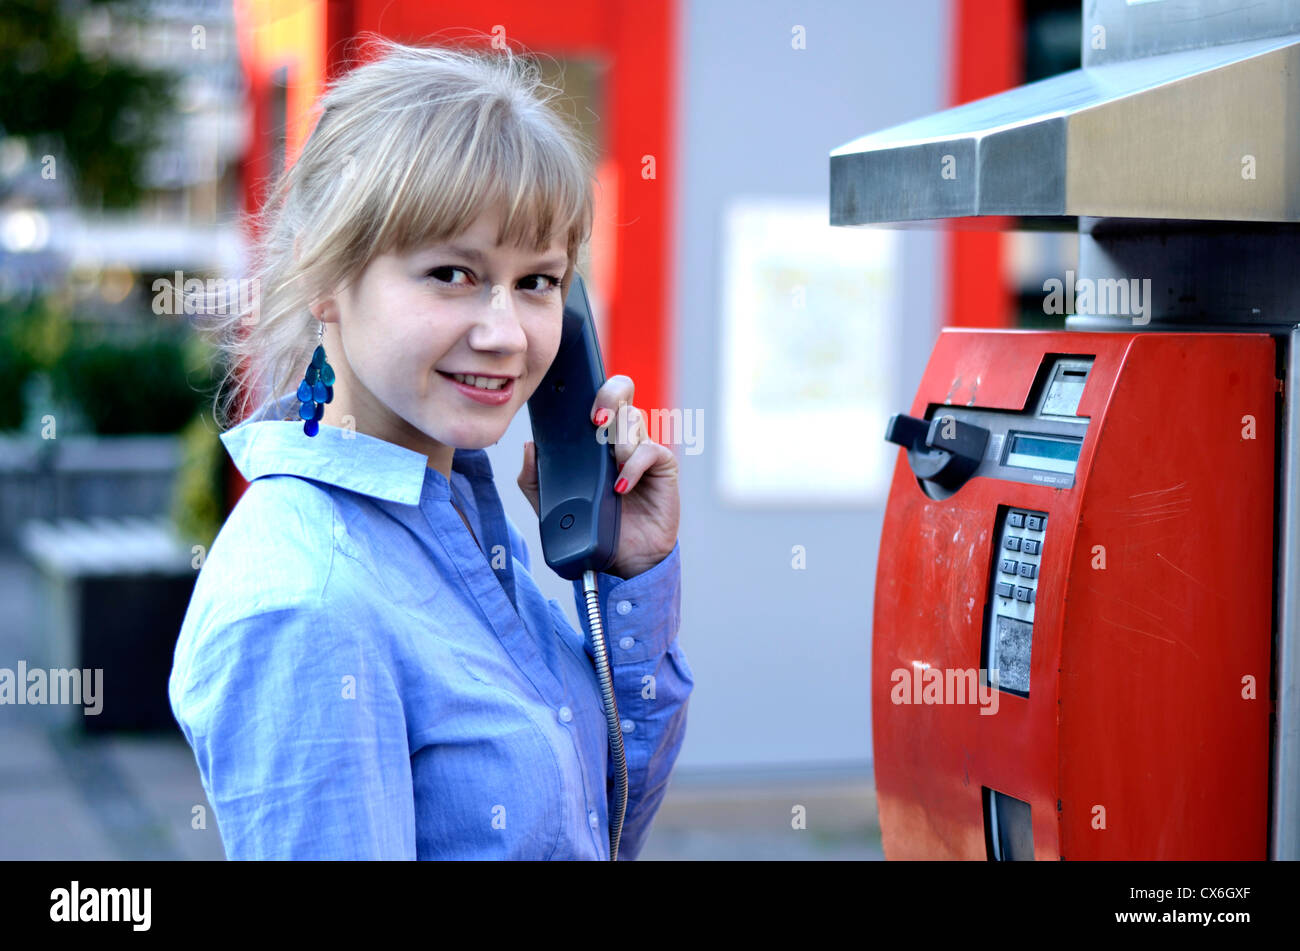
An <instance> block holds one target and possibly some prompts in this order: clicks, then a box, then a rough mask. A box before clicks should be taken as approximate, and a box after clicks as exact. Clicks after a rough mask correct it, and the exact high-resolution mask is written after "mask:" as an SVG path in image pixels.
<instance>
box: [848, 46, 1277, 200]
mask: <svg viewBox="0 0 1300 951" xmlns="http://www.w3.org/2000/svg"><path fill="white" fill-rule="evenodd" d="M830 161H831V167H830V206H831V220H830V223H831V224H832V225H867V224H881V223H887V222H904V221H919V220H925V219H934V218H952V217H967V216H975V215H1025V216H1030V215H1032V216H1055V215H1067V216H1075V215H1078V216H1095V217H1122V218H1166V219H1202V220H1217V221H1300V34H1291V35H1288V36H1274V37H1270V38H1265V39H1255V40H1249V41H1246V42H1240V43H1233V44H1230V45H1221V46H1210V47H1205V48H1200V49H1191V50H1183V51H1180V52H1173V53H1166V54H1163V55H1157V56H1147V57H1144V58H1142V59H1135V60H1126V61H1118V62H1108V63H1105V64H1103V65H1099V66H1089V67H1085V68H1084V69H1078V70H1074V71H1073V72H1069V73H1064V74H1062V75H1060V76H1054V77H1052V78H1050V79H1045V80H1043V81H1042V82H1037V83H1032V84H1030V85H1027V86H1020V87H1018V88H1016V89H1011V90H1008V91H1007V92H1004V93H999V94H998V95H995V96H990V97H988V98H986V99H981V100H978V101H976V102H971V103H967V104H966V105H963V106H958V107H956V108H953V109H948V110H945V111H943V112H939V113H935V114H933V115H930V116H926V117H925V118H922V119H917V120H915V121H912V122H907V123H904V124H903V125H899V126H895V127H893V128H891V129H886V130H884V131H882V132H876V133H873V134H871V135H866V136H863V137H862V138H860V139H856V140H855V141H853V142H849V143H848V144H846V145H843V146H841V147H840V148H837V149H835V150H834V151H833V152H831V159H830Z"/></svg>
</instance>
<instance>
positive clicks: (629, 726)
mask: <svg viewBox="0 0 1300 951" xmlns="http://www.w3.org/2000/svg"><path fill="white" fill-rule="evenodd" d="M618 725H619V726H621V727H622V728H623V732H624V733H631V732H632V731H633V730H635V729H636V724H635V723H633V722H632V721H631V720H619V721H618Z"/></svg>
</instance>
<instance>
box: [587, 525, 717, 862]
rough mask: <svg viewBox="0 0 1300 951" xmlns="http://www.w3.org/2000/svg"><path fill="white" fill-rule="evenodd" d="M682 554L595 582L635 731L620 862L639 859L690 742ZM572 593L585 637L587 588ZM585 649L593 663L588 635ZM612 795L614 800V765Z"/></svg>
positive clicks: (630, 733) (626, 738)
mask: <svg viewBox="0 0 1300 951" xmlns="http://www.w3.org/2000/svg"><path fill="white" fill-rule="evenodd" d="M680 548H681V543H680V542H677V543H675V544H674V545H673V550H672V552H671V553H669V555H668V557H666V558H665V559H664V560H663V561H661V562H660V563H659V564H657V565H655V566H654V567H653V568H650V569H648V570H646V571H643V572H641V574H639V575H636V576H635V577H632V578H626V579H624V578H620V577H618V576H617V575H610V574H605V573H604V572H601V573H599V574H598V575H597V576H596V578H597V591H598V593H599V599H600V612H601V620H602V622H603V624H604V631H605V650H606V652H607V654H608V658H609V665H610V670H611V672H612V675H613V678H614V697H615V699H616V700H617V702H618V715H619V718H620V719H622V720H623V721H625V722H630V724H631V729H630V730H629V729H624V730H623V749H624V754H625V756H626V758H627V773H628V793H627V811H626V814H625V815H624V818H623V832H622V836H621V838H620V840H619V848H618V857H619V859H620V861H621V860H624V859H626V860H629V861H630V860H633V859H635V858H636V857H637V856H638V855H640V854H641V848H642V846H644V845H645V839H646V836H647V835H648V834H649V832H650V825H651V822H652V821H653V820H654V816H655V813H656V812H658V811H659V805H660V803H662V801H663V798H664V794H665V793H666V792H667V790H668V780H669V778H670V776H671V774H672V770H673V765H674V764H675V763H676V762H677V756H678V754H679V753H680V752H681V748H682V742H683V741H684V740H685V738H686V713H687V707H688V706H689V702H690V694H691V690H692V688H693V687H694V685H695V677H694V674H693V673H692V672H691V668H690V665H689V664H688V663H687V661H686V654H685V653H684V652H683V651H682V648H681V645H680V644H679V643H678V639H677V633H678V629H679V628H680V626H681V577H682V572H681V551H680ZM573 591H574V598H575V600H576V603H577V608H578V617H579V618H581V619H583V630H584V632H586V620H585V619H586V617H587V599H586V597H585V596H584V595H583V592H582V582H581V581H575V582H573ZM583 646H584V648H585V650H586V652H587V655H588V656H589V657H591V658H592V659H593V660H594V658H595V650H594V648H593V647H592V644H591V636H590V634H589V633H585V636H584V639H583ZM606 787H607V789H608V790H609V791H610V796H611V799H612V796H613V790H614V764H613V759H612V757H611V759H610V763H609V770H608V775H607V777H606ZM612 810H613V802H612V801H611V802H610V811H611V812H612Z"/></svg>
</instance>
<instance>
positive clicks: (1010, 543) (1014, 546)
mask: <svg viewBox="0 0 1300 951" xmlns="http://www.w3.org/2000/svg"><path fill="white" fill-rule="evenodd" d="M1003 547H1004V548H1006V550H1007V551H1020V536H1019V535H1008V536H1007V540H1006V542H1005V543H1004V544H1003Z"/></svg>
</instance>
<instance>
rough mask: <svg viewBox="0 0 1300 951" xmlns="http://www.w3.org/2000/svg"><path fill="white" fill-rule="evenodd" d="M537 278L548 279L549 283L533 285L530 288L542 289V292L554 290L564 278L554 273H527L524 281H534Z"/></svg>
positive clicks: (547, 292)
mask: <svg viewBox="0 0 1300 951" xmlns="http://www.w3.org/2000/svg"><path fill="white" fill-rule="evenodd" d="M538 279H540V280H543V281H548V282H549V283H547V284H545V285H543V286H542V287H534V288H532V290H537V291H542V292H543V293H546V294H549V293H550V292H551V291H553V290H555V289H556V288H558V287H559V286H560V285H561V284H563V283H564V278H562V277H556V276H555V275H554V274H530V275H528V277H526V278H524V280H525V281H535V280H538Z"/></svg>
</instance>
